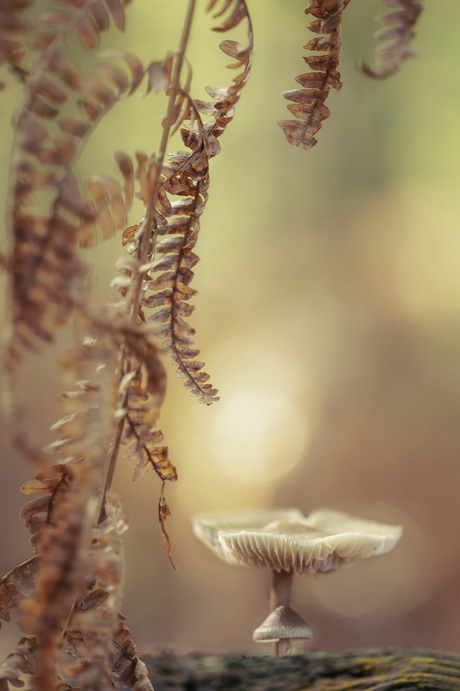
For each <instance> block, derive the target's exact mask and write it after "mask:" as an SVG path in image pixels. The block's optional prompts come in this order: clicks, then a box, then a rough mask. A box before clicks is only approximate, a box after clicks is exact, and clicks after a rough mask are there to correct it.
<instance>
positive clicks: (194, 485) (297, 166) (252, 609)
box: [0, 0, 460, 654]
mask: <svg viewBox="0 0 460 691" xmlns="http://www.w3.org/2000/svg"><path fill="white" fill-rule="evenodd" d="M248 4H249V8H250V10H251V13H252V18H253V24H254V32H255V55H254V66H253V73H252V76H251V79H250V81H249V83H248V85H247V87H246V88H245V89H244V92H243V95H242V98H241V102H240V103H239V105H238V108H237V112H236V117H235V120H234V121H233V122H232V123H231V125H230V126H229V128H228V131H227V132H226V133H225V135H224V137H223V138H222V140H221V144H222V153H221V154H220V155H219V156H218V157H217V158H216V159H215V160H214V161H213V162H212V163H213V165H212V169H211V175H212V182H211V188H210V199H209V203H208V207H207V209H206V212H205V215H204V217H203V222H202V228H201V234H200V238H199V242H198V245H197V252H198V254H199V255H200V258H201V262H200V263H199V264H198V265H197V267H196V277H195V283H194V286H195V288H197V289H198V290H199V294H198V296H197V297H196V301H195V302H196V305H197V307H198V309H197V311H196V313H195V314H194V315H193V317H192V323H193V325H194V326H195V327H196V329H197V345H198V347H200V348H201V350H202V356H203V359H204V360H205V361H206V366H207V371H208V372H210V373H211V377H212V381H213V383H214V384H215V385H216V386H217V387H218V388H219V390H220V394H221V401H220V402H219V403H218V404H216V405H214V406H212V407H210V408H206V407H203V406H199V405H198V404H197V402H196V400H195V399H193V398H191V397H189V396H188V394H187V392H186V391H184V390H183V389H182V387H181V380H180V379H177V378H176V377H175V374H174V370H173V369H172V367H169V365H168V393H167V398H166V402H165V406H164V410H163V414H162V419H161V426H162V428H163V430H164V432H165V436H166V441H167V443H168V445H169V447H170V452H171V457H172V459H173V460H174V462H175V464H176V466H177V469H178V474H179V480H178V482H177V483H176V484H174V485H168V486H167V487H166V497H167V501H168V503H169V506H170V508H171V512H172V516H171V517H170V519H169V522H168V530H169V534H170V538H171V543H172V551H173V556H174V559H175V561H176V563H177V565H178V569H179V570H178V571H177V572H174V571H173V570H172V569H171V566H170V565H169V562H168V558H167V555H166V553H165V551H164V550H163V547H162V537H161V533H160V529H159V526H158V522H157V501H158V494H159V490H160V486H159V483H158V481H157V478H156V477H155V476H154V475H153V473H150V474H147V475H146V476H145V477H144V478H143V479H142V480H140V481H138V482H136V483H132V482H131V473H132V466H131V465H130V463H129V462H127V461H124V460H123V461H122V462H120V464H119V468H118V471H117V476H116V483H115V484H116V486H117V487H118V488H119V489H120V491H121V493H122V496H123V499H124V504H125V507H126V511H127V513H128V516H129V522H130V531H129V532H128V533H127V536H126V577H125V600H124V608H123V612H124V614H125V615H126V617H127V624H128V626H129V627H130V628H131V631H132V633H133V635H134V638H135V641H136V643H137V645H138V648H139V649H140V650H141V651H143V652H153V651H155V650H158V649H159V648H172V649H174V650H176V651H178V652H181V653H186V652H189V651H192V650H199V651H204V652H219V653H224V652H226V651H230V650H241V651H245V652H247V653H253V654H259V653H260V654H264V653H266V652H269V650H268V648H267V647H266V646H263V645H260V644H259V645H257V644H254V643H253V642H252V631H253V629H254V628H255V627H256V626H257V625H258V624H259V623H260V622H261V621H262V620H263V619H264V618H265V616H266V615H267V614H268V591H269V587H270V578H269V574H268V573H265V572H264V571H260V572H256V571H254V570H249V569H248V570H245V569H243V568H241V569H239V568H236V567H235V568H232V567H230V566H227V565H225V564H224V563H223V562H220V561H219V560H218V559H217V558H216V557H215V556H214V555H212V554H211V553H210V552H208V551H207V550H206V548H205V547H204V546H202V545H201V544H200V543H198V541H197V540H196V539H195V538H194V537H193V534H192V530H191V518H192V516H193V515H195V514H201V513H204V512H213V511H218V510H237V509H257V508H268V507H296V508H299V509H301V510H302V511H303V512H304V513H305V514H308V512H309V511H311V510H313V509H316V508H320V507H330V508H335V509H339V510H343V511H347V512H349V513H352V514H355V515H359V516H363V517H366V518H370V519H374V520H381V521H384V522H386V523H397V524H402V525H403V526H404V536H403V539H402V540H401V542H400V543H399V545H398V546H397V548H396V549H395V550H394V552H392V553H391V554H389V555H387V556H385V557H382V558H381V559H376V560H375V561H374V560H372V559H371V560H368V561H366V562H363V563H362V564H358V565H355V566H354V567H352V568H350V569H349V570H345V571H343V572H338V573H336V574H333V575H328V576H318V577H306V576H304V577H300V576H299V577H298V578H297V579H296V580H295V583H294V592H293V605H294V607H295V608H296V609H297V610H298V611H299V612H300V613H302V614H303V615H304V616H305V617H306V618H307V620H308V621H309V622H310V623H311V624H312V625H313V627H314V628H315V630H316V633H317V638H316V640H315V641H314V643H313V644H312V645H313V647H315V648H323V649H332V648H343V647H359V646H372V647H375V646H412V647H418V648H435V649H442V650H451V651H457V652H459V650H460V625H459V621H460V616H459V615H460V547H459V543H458V535H459V531H460V508H459V494H460V470H459V468H460V463H459V457H460V423H459V411H460V368H459V362H460V233H459V228H458V219H459V217H460V194H459V185H460V147H459V145H458V123H459V122H460V53H459V51H458V49H457V48H456V46H457V44H458V26H459V23H460V5H459V3H458V1H457V0H438V2H436V3H434V2H431V3H429V2H426V3H424V4H425V8H424V11H423V13H422V15H421V17H420V19H419V23H418V25H417V37H416V40H415V42H414V47H415V48H416V50H417V51H418V53H419V58H418V59H414V60H409V61H407V62H406V63H405V64H404V65H403V68H402V69H401V71H400V73H398V74H397V75H396V76H394V77H392V78H391V79H389V80H388V81H385V82H372V81H370V80H369V79H368V78H366V77H364V76H362V75H361V74H360V73H359V71H358V69H357V63H358V60H359V59H361V58H364V59H367V60H372V54H373V53H372V51H373V47H374V40H373V32H374V30H375V28H376V24H375V15H376V14H378V13H379V12H380V11H381V10H382V8H383V6H381V5H379V3H377V2H372V1H370V0H353V2H351V3H350V5H349V7H348V8H347V11H346V12H345V20H344V27H343V52H342V61H341V73H342V78H343V82H344V86H343V89H342V91H341V93H340V94H335V93H333V94H331V96H330V98H329V100H328V105H329V107H330V109H331V111H332V116H331V118H330V119H329V120H327V121H326V122H325V123H324V126H323V128H322V130H321V131H320V132H319V134H318V139H319V143H318V144H317V146H316V147H315V148H314V149H313V150H311V151H310V152H305V151H302V150H297V149H295V148H293V147H290V146H289V144H288V143H287V142H286V141H285V138H284V135H283V133H282V132H281V130H280V129H279V128H278V127H277V124H276V122H277V120H279V119H284V118H286V117H288V115H287V111H286V108H285V105H286V102H285V100H284V99H283V98H282V97H281V96H280V93H281V92H282V91H285V90H289V89H293V88H295V86H296V85H295V82H294V77H295V75H297V74H299V73H301V72H304V71H306V70H305V67H306V66H305V63H304V62H303V60H302V56H303V55H304V54H305V52H304V51H303V50H302V46H303V45H304V44H305V43H306V42H307V40H309V38H310V37H311V34H309V32H308V31H307V30H306V28H305V25H306V22H307V18H306V17H305V15H304V7H305V4H306V3H305V0H303V1H300V0H291V1H290V2H289V3H283V2H279V1H278V2H276V0H269V1H266V2H258V0H252V1H251V0H249V2H248ZM185 9H186V2H185V0H168V2H167V3H165V2H160V1H159V0H135V1H134V2H132V4H131V6H130V7H129V8H128V9H127V21H128V23H127V31H126V34H125V35H120V34H117V35H116V36H115V38H114V37H113V35H112V36H111V37H110V38H109V37H105V38H104V40H103V44H102V48H106V47H108V46H109V45H110V46H111V47H115V48H123V49H128V50H133V51H136V52H137V53H138V55H140V56H141V57H142V58H143V59H144V60H145V61H147V60H149V59H155V58H158V57H161V56H162V55H164V54H165V53H166V52H167V51H168V50H173V49H174V48H175V47H176V46H177V45H178V42H179V38H180V33H181V21H182V18H183V17H184V15H185ZM204 9H205V3H204V2H202V1H201V2H199V3H198V9H197V13H196V18H195V23H194V26H193V31H192V38H191V46H190V51H189V59H190V61H191V64H192V65H193V69H194V79H193V84H194V87H193V89H192V92H193V94H194V95H195V96H196V97H198V98H203V97H204V91H203V87H204V85H205V84H213V85H221V84H228V83H229V82H230V80H231V79H232V77H233V76H234V72H232V71H228V70H226V69H225V64H226V63H228V62H229V60H228V59H226V57H225V56H223V55H221V54H220V53H219V50H218V48H217V45H218V42H219V41H220V40H222V36H221V35H216V34H213V33H211V32H210V27H211V26H212V22H211V20H210V18H209V17H208V16H207V15H205V12H204ZM224 38H237V39H239V40H241V41H244V32H242V31H234V32H231V34H230V35H229V36H224ZM1 96H2V98H1V100H0V103H1V105H0V108H1V113H0V115H1V120H2V127H3V128H4V133H5V134H4V136H3V137H2V139H1V141H0V154H1V159H0V160H1V161H3V165H2V170H1V181H2V198H1V201H2V204H4V203H5V200H6V191H5V190H6V184H7V183H6V181H7V162H8V157H9V151H10V148H11V141H12V140H11V131H10V129H9V122H10V120H11V117H12V114H13V112H14V110H15V108H16V107H17V105H18V103H19V102H20V98H21V91H20V89H19V88H16V87H9V89H8V90H7V91H5V92H4V93H3V94H2V95H1ZM164 111H165V99H164V96H149V97H148V98H145V99H140V98H138V97H137V96H135V97H134V98H132V99H130V100H129V101H126V102H122V103H120V104H119V106H118V107H117V108H115V109H114V111H113V112H112V113H110V115H109V116H108V117H107V118H106V120H105V121H103V122H102V124H101V125H100V126H99V127H98V129H97V131H96V132H95V134H94V136H93V137H92V138H91V140H90V142H89V144H88V146H87V147H86V149H85V152H84V154H83V156H82V158H81V162H80V169H81V174H82V175H83V176H84V175H88V174H91V173H112V174H115V173H114V166H113V163H112V159H111V151H112V150H113V148H114V147H115V148H119V149H122V150H124V151H126V152H127V153H129V154H131V155H132V154H133V153H134V152H135V151H136V150H138V149H141V150H144V151H147V152H148V153H150V152H152V151H154V150H155V149H156V147H157V146H158V142H159V139H160V122H161V114H162V113H163V112H164ZM177 146H180V144H179V142H177ZM172 148H173V147H172V146H171V149H172ZM139 211H140V210H139V208H138V207H135V208H134V209H133V214H132V219H130V220H131V222H133V223H135V222H136V221H138V220H139ZM3 240H4V239H3ZM122 251H123V250H122V248H121V245H120V238H119V237H116V238H113V239H112V240H110V241H107V242H105V243H103V244H101V245H100V246H99V247H97V248H96V249H95V250H91V251H87V253H86V256H87V258H88V262H89V263H90V265H91V267H92V269H91V271H92V274H93V280H94V285H95V290H96V291H97V293H98V294H99V295H100V296H102V297H104V296H110V295H111V293H110V290H109V289H108V287H107V286H108V284H109V283H110V280H111V278H112V277H113V275H114V268H113V267H114V263H115V261H116V259H117V258H118V257H119V256H120V255H121V254H122ZM1 288H2V292H4V290H5V282H4V278H3V277H2V286H1ZM0 310H2V313H0V316H1V314H3V313H4V305H3V304H2V306H1V307H0ZM72 342H73V332H72V327H71V325H69V326H68V327H66V328H64V329H63V330H62V331H61V332H60V334H59V339H58V341H57V342H56V345H55V346H54V347H53V348H52V349H51V350H48V351H47V354H46V356H43V357H41V358H36V359H35V360H34V361H33V362H32V363H31V365H30V369H29V375H28V376H29V382H30V386H31V388H30V394H29V396H30V401H31V406H32V411H33V412H32V415H31V419H30V421H28V425H29V426H30V429H31V431H32V432H33V433H34V434H35V436H36V437H37V438H38V439H39V440H40V441H42V442H43V443H45V442H47V441H48V440H50V439H51V438H52V437H51V436H50V434H49V433H48V431H47V430H48V429H49V426H50V425H51V424H52V423H53V422H54V421H55V420H56V419H57V418H59V417H60V412H59V409H58V405H57V403H56V394H57V393H58V391H59V390H60V387H61V385H60V384H59V372H58V368H57V366H56V364H55V359H56V357H57V355H58V354H59V353H60V352H62V350H63V349H64V348H65V347H68V346H69V345H70V344H71V343H72ZM0 451H1V459H2V463H3V470H2V480H1V490H2V500H1V504H0V522H1V525H2V537H1V543H0V544H1V550H0V571H1V572H2V573H6V572H7V571H9V570H10V569H11V568H13V567H14V566H15V565H16V564H18V563H20V562H21V561H24V560H25V559H27V558H28V557H29V556H30V547H29V544H28V534H27V531H26V529H25V527H24V526H23V525H22V524H21V523H20V521H19V519H18V511H19V508H20V507H21V505H22V504H23V503H24V499H25V498H24V497H22V496H21V495H20V493H19V487H20V485H21V484H23V483H24V482H25V481H26V480H28V479H29V478H30V477H31V476H32V475H33V470H32V469H31V468H30V467H28V466H27V463H26V462H25V461H24V460H23V459H22V458H21V457H20V456H19V455H18V454H17V452H16V451H15V450H13V449H12V448H11V447H10V446H9V445H8V441H7V434H6V430H5V427H2V432H1V442H0ZM17 636H18V632H17V630H16V629H14V625H13V624H11V625H9V626H4V628H3V630H2V636H1V637H0V648H1V651H2V652H6V651H7V650H8V648H9V647H10V646H11V645H12V644H13V643H14V642H15V640H16V639H17Z"/></svg>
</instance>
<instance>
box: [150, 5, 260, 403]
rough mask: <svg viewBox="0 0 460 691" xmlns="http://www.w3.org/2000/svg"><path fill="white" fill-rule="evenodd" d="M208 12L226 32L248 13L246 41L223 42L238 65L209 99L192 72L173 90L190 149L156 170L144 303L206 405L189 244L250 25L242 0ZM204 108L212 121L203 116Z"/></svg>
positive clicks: (246, 60) (236, 87) (247, 60)
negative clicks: (194, 92) (192, 88)
mask: <svg viewBox="0 0 460 691" xmlns="http://www.w3.org/2000/svg"><path fill="white" fill-rule="evenodd" d="M216 10H217V11H216ZM207 11H208V12H212V11H215V14H214V16H215V17H216V18H222V17H224V18H223V19H222V20H221V23H220V24H218V26H216V27H215V28H214V30H215V31H218V32H226V31H229V30H231V29H233V28H235V27H237V26H238V25H239V24H240V23H241V22H242V21H243V20H246V21H247V33H248V45H247V46H243V45H241V44H240V43H238V42H236V41H231V40H226V41H223V42H222V43H221V44H220V48H221V50H222V51H223V52H224V53H225V54H226V55H228V56H229V57H231V58H232V59H233V60H235V61H236V62H235V63H232V64H231V65H230V66H229V67H231V68H233V69H240V70H241V71H240V72H239V74H238V75H237V76H236V77H235V78H234V80H233V84H232V85H231V86H230V87H228V88H226V87H219V88H216V87H206V91H207V93H208V94H209V95H210V96H211V97H212V98H213V99H214V100H213V101H210V102H207V101H200V100H197V99H195V100H191V98H190V96H189V93H188V87H189V83H188V82H189V81H190V80H189V79H188V81H187V83H186V84H185V86H184V87H183V88H182V89H180V90H179V92H178V104H179V105H177V106H176V116H175V117H176V121H175V127H176V128H177V126H178V125H180V124H182V125H183V128H182V129H181V136H182V140H183V142H184V144H185V146H187V147H188V148H189V149H191V151H192V153H191V154H190V153H188V152H186V151H178V152H176V153H175V154H173V155H172V156H171V157H170V160H169V161H168V162H167V163H166V164H165V165H164V166H163V169H162V172H161V186H160V190H159V193H158V203H157V207H156V210H157V219H156V235H157V240H156V242H155V246H154V248H153V253H152V254H154V256H155V261H154V262H153V265H152V271H151V273H152V277H153V280H152V281H151V282H150V283H149V284H148V289H149V290H148V294H147V297H146V298H145V299H144V302H143V307H145V308H151V309H154V310H155V311H154V313H153V315H152V316H151V317H149V319H150V320H152V321H154V322H156V323H159V324H160V325H161V326H160V328H159V329H158V335H159V337H160V338H162V339H163V350H164V351H165V352H168V353H169V354H170V356H171V359H172V361H173V363H174V364H175V365H176V368H177V373H178V375H179V376H180V377H183V378H184V380H185V381H184V386H185V388H187V389H188V390H189V391H190V393H191V394H192V395H194V396H197V397H198V400H199V401H200V402H201V403H205V404H206V405H209V404H211V403H213V402H215V401H216V400H218V396H217V390H216V389H215V388H214V387H213V386H212V384H211V383H209V381H208V379H209V375H208V374H207V373H206V372H204V371H203V366H204V363H203V362H201V361H200V360H198V359H197V357H198V355H199V352H200V351H199V350H198V349H196V347H195V346H194V340H193V336H194V334H195V330H194V329H193V328H192V327H190V326H189V325H188V323H187V317H189V316H190V314H191V313H192V312H193V310H194V306H193V305H191V304H190V302H189V300H190V298H191V297H192V296H193V295H194V294H195V290H193V289H192V288H191V287H190V282H191V280H192V278H193V275H194V273H193V267H194V266H195V265H196V263H197V262H198V256H197V254H196V253H195V252H194V248H195V245H196V242H197V239H198V232H199V229H200V219H201V216H202V214H203V212H204V209H205V206H206V202H207V199H208V188H209V159H210V158H212V157H213V156H215V155H216V154H217V153H219V151H220V146H219V143H218V141H217V139H218V137H220V136H221V135H222V134H223V132H224V131H225V129H226V127H227V125H228V124H229V122H231V120H232V119H233V116H234V112H235V106H236V104H237V102H238V100H239V98H240V96H241V92H242V89H243V88H244V86H245V84H246V82H247V80H248V78H249V74H250V69H251V61H252V52H253V32H252V24H251V19H250V16H249V12H248V10H247V7H246V3H245V2H244V0H230V1H224V2H222V3H219V2H218V0H212V1H211V2H210V3H209V4H208V7H207ZM201 115H204V116H207V117H208V118H209V120H207V121H206V122H203V121H202V118H201ZM177 197H179V199H177ZM166 219H167V220H166ZM150 291H152V293H151V294H150Z"/></svg>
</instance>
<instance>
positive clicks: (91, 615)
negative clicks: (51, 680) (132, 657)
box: [65, 493, 127, 691]
mask: <svg viewBox="0 0 460 691" xmlns="http://www.w3.org/2000/svg"><path fill="white" fill-rule="evenodd" d="M126 528H127V526H126V520H125V517H124V515H123V511H122V507H121V502H120V499H119V497H118V496H117V495H115V494H114V493H110V495H107V497H106V502H105V520H104V521H102V522H101V523H99V525H98V526H97V527H96V528H95V529H94V530H93V532H92V540H91V545H90V546H89V550H88V564H87V570H86V578H87V580H88V582H89V583H90V584H91V585H90V589H89V590H90V592H89V593H87V592H84V593H83V595H84V597H83V599H81V600H80V602H79V603H78V604H77V606H76V607H75V608H74V611H73V615H72V617H71V619H70V623H69V626H68V628H67V631H66V634H65V635H66V639H67V641H68V643H69V649H68V651H67V652H71V653H73V654H74V655H76V656H77V658H78V660H79V662H78V663H77V664H76V665H73V666H72V668H71V669H69V670H67V671H66V675H65V676H66V677H67V678H69V679H72V682H77V683H79V682H84V683H83V686H82V687H81V688H85V689H88V690H89V689H90V688H96V684H97V689H98V690H99V689H100V691H105V690H107V691H108V690H109V689H111V688H113V683H112V666H113V658H114V653H115V650H114V648H115V643H114V640H113V638H114V635H115V630H116V626H117V623H118V614H117V612H118V611H119V609H120V602H121V593H120V589H121V583H122V577H123V560H122V554H123V544H122V536H123V533H124V532H125V530H126Z"/></svg>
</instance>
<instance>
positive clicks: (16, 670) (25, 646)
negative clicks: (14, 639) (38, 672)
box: [0, 636, 37, 691]
mask: <svg viewBox="0 0 460 691" xmlns="http://www.w3.org/2000/svg"><path fill="white" fill-rule="evenodd" d="M36 666H37V641H36V638H35V636H24V637H23V638H21V640H20V641H19V643H18V645H17V646H16V647H15V648H13V650H12V651H11V652H10V653H9V654H8V656H7V658H6V659H5V660H4V661H3V662H2V664H1V665H0V691H9V689H10V684H11V686H14V687H18V686H24V682H23V680H22V676H23V675H24V674H27V675H31V674H33V673H34V672H35V669H36Z"/></svg>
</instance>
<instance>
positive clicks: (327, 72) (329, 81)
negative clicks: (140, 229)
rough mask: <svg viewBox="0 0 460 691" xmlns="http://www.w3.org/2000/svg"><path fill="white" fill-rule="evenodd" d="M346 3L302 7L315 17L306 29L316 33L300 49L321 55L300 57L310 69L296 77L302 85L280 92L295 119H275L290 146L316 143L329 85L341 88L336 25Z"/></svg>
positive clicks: (332, 0)
mask: <svg viewBox="0 0 460 691" xmlns="http://www.w3.org/2000/svg"><path fill="white" fill-rule="evenodd" d="M348 3H349V0H310V2H309V3H308V5H307V7H306V9H305V14H312V15H313V16H314V17H316V19H315V20H313V21H312V23H311V24H310V26H309V29H310V31H312V32H313V33H315V34H320V36H319V37H318V38H312V39H311V40H310V41H309V42H308V43H307V45H306V46H304V48H306V49H307V50H311V51H314V52H315V53H318V52H319V53H322V54H321V55H309V56H307V57H304V60H305V62H306V63H307V65H308V66H309V67H310V68H311V70H312V71H311V72H306V73H304V74H299V75H298V76H297V77H296V82H298V83H299V84H300V85H301V86H302V87H303V88H302V89H294V90H293V91H286V92H284V93H283V96H284V98H286V99H287V100H288V101H293V103H292V104H291V105H288V110H289V111H290V112H291V113H292V115H294V117H296V118H299V119H298V120H280V121H279V122H278V125H279V126H280V127H281V129H282V130H283V132H284V134H285V136H286V139H287V140H288V142H289V143H290V144H292V145H293V146H299V147H301V148H302V149H307V150H308V149H311V148H312V147H313V146H314V145H315V144H316V143H317V139H316V138H315V136H314V135H315V134H316V133H317V132H318V131H319V130H320V129H321V127H322V123H323V121H324V120H326V118H328V117H329V115H330V110H329V108H328V107H327V106H326V105H325V101H326V98H327V97H328V95H329V91H330V90H331V88H332V89H335V90H336V91H339V90H340V89H341V87H342V82H341V81H340V72H339V70H338V67H339V58H340V49H341V46H342V41H341V38H340V28H341V23H342V15H343V12H344V10H345V8H346V7H347V5H348Z"/></svg>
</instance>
